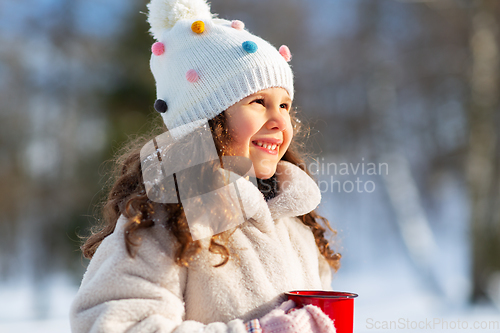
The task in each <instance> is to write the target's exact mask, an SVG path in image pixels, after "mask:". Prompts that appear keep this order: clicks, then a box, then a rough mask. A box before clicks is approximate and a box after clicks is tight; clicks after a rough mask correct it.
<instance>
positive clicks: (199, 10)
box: [148, 0, 212, 40]
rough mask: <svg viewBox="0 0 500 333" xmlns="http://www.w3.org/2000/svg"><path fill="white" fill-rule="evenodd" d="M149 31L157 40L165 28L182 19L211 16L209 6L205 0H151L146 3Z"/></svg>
mask: <svg viewBox="0 0 500 333" xmlns="http://www.w3.org/2000/svg"><path fill="white" fill-rule="evenodd" d="M148 9H149V14H148V22H149V24H150V25H151V29H149V31H150V32H151V34H152V35H153V37H154V38H155V39H156V40H158V39H159V38H160V37H161V34H162V33H163V31H165V30H166V29H171V28H172V27H173V26H174V25H175V23H176V22H177V21H179V20H182V19H190V18H195V17H200V16H202V17H203V16H205V17H207V18H211V17H212V14H210V6H209V4H208V3H207V2H206V1H205V0H151V2H150V3H149V4H148Z"/></svg>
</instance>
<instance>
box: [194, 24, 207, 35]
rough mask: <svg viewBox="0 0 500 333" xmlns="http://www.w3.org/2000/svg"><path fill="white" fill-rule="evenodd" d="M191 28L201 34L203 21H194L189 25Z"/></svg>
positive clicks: (203, 26) (203, 29)
mask: <svg viewBox="0 0 500 333" xmlns="http://www.w3.org/2000/svg"><path fill="white" fill-rule="evenodd" d="M191 30H193V31H194V32H196V33H197V34H201V33H202V32H203V31H205V23H204V22H203V21H196V22H194V23H193V24H192V25H191Z"/></svg>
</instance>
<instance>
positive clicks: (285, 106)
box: [280, 103, 288, 110]
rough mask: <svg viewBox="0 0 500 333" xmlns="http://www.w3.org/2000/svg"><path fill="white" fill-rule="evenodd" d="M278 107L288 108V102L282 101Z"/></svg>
mask: <svg viewBox="0 0 500 333" xmlns="http://www.w3.org/2000/svg"><path fill="white" fill-rule="evenodd" d="M280 108H282V109H286V110H288V104H286V103H283V104H281V105H280Z"/></svg>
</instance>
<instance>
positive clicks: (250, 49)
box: [243, 40, 259, 53]
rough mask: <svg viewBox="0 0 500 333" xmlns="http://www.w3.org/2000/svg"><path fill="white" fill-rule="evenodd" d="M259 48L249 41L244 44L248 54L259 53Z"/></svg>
mask: <svg viewBox="0 0 500 333" xmlns="http://www.w3.org/2000/svg"><path fill="white" fill-rule="evenodd" d="M258 48H259V47H258V46H257V44H255V43H254V42H252V41H249V40H247V41H246V42H244V43H243V50H245V51H247V52H248V53H255V52H257V49H258Z"/></svg>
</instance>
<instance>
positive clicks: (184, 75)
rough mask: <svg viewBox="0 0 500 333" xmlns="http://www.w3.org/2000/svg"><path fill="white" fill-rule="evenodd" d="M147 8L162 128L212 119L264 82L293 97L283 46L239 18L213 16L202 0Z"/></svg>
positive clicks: (157, 0)
mask: <svg viewBox="0 0 500 333" xmlns="http://www.w3.org/2000/svg"><path fill="white" fill-rule="evenodd" d="M148 10H149V13H148V22H149V24H150V25H151V28H150V32H151V34H152V35H153V37H154V38H155V39H156V42H155V43H154V44H153V46H152V49H151V50H152V55H151V62H150V65H151V71H152V73H153V76H154V78H155V81H156V91H157V100H156V103H155V109H156V110H157V111H158V112H160V113H161V115H162V117H163V120H164V122H165V125H166V126H167V128H168V129H170V130H171V129H174V128H177V127H179V126H182V125H187V124H190V123H193V122H196V121H199V120H203V119H212V118H214V117H215V116H217V115H218V114H220V113H221V112H223V111H224V110H226V109H227V108H229V107H230V106H231V105H233V104H235V103H237V102H238V101H240V100H242V99H243V98H245V97H247V96H248V95H251V94H254V93H256V92H258V91H260V90H263V89H267V88H272V87H282V88H284V89H285V90H286V91H287V92H288V94H289V95H290V98H292V100H293V95H294V90H293V89H294V88H293V73H292V69H291V67H290V65H289V64H288V61H290V59H291V54H290V50H288V48H284V47H281V48H280V49H279V50H278V49H277V48H276V47H274V46H273V45H271V44H270V43H269V42H267V41H265V40H264V39H262V38H260V37H258V36H255V35H253V34H251V33H250V32H248V31H247V30H245V24H244V23H243V22H241V21H238V20H233V21H228V20H224V19H219V18H216V15H214V14H212V13H211V12H210V6H209V4H208V3H207V2H206V1H205V0H151V2H150V3H149V4H148ZM167 105H168V108H167ZM182 128H189V127H186V126H183V127H182ZM176 133H179V135H185V134H187V133H181V132H179V131H177V132H176Z"/></svg>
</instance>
